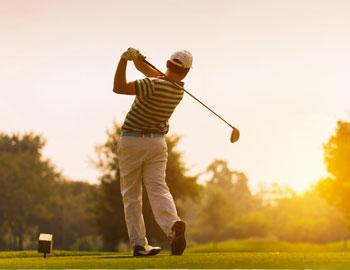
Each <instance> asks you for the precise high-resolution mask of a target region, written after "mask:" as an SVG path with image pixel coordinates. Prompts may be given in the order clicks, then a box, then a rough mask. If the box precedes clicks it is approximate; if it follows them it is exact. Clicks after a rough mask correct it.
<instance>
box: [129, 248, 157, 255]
mask: <svg viewBox="0 0 350 270" xmlns="http://www.w3.org/2000/svg"><path fill="white" fill-rule="evenodd" d="M160 251H161V249H151V250H150V251H148V252H147V251H142V252H145V253H143V254H142V253H134V257H145V256H154V255H157V254H158V253H159V252H160Z"/></svg>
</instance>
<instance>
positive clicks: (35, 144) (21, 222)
mask: <svg viewBox="0 0 350 270" xmlns="http://www.w3.org/2000/svg"><path fill="white" fill-rule="evenodd" d="M44 144H45V142H44V139H43V138H42V137H40V136H38V135H34V134H32V133H29V134H24V135H18V134H14V135H7V134H0V216H1V220H0V227H2V228H4V227H6V228H7V230H8V233H9V236H8V237H9V239H8V242H9V243H8V246H7V247H4V248H9V249H17V250H22V249H23V247H24V241H25V239H26V238H29V240H32V239H33V238H34V237H37V235H36V234H33V231H35V226H36V224H37V223H38V222H41V221H44V220H45V219H46V213H47V209H46V203H47V202H48V201H49V197H50V192H51V190H52V187H53V185H54V183H55V180H56V179H57V178H58V177H59V174H58V173H56V171H55V170H54V168H53V166H52V165H51V164H50V162H49V161H48V160H43V158H42V154H41V151H42V148H43V146H44Z"/></svg>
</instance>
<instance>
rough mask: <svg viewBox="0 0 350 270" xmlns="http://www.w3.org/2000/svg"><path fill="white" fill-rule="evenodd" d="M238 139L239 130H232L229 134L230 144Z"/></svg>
mask: <svg viewBox="0 0 350 270" xmlns="http://www.w3.org/2000/svg"><path fill="white" fill-rule="evenodd" d="M238 139H239V130H238V129H236V128H233V129H232V133H231V143H234V142H237V141H238Z"/></svg>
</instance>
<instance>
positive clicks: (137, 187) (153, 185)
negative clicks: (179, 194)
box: [117, 136, 180, 247]
mask: <svg viewBox="0 0 350 270" xmlns="http://www.w3.org/2000/svg"><path fill="white" fill-rule="evenodd" d="M117 155H118V163H119V169H120V185H121V193H122V196H123V202H124V212H125V221H126V225H127V228H128V234H129V239H130V245H131V246H132V247H133V246H135V245H140V246H144V245H147V244H148V242H147V238H146V231H145V223H144V220H143V215H142V181H143V183H144V186H145V187H146V190H147V194H148V198H149V201H150V204H151V208H152V211H153V214H154V217H155V219H156V221H157V223H158V224H159V226H160V227H161V228H162V230H163V231H164V233H165V234H166V235H170V233H171V227H172V226H173V224H174V222H176V221H178V220H180V218H179V217H178V215H177V212H176V208H175V203H174V200H173V197H172V196H171V194H170V192H169V188H168V186H167V184H166V182H165V169H166V163H167V158H168V152H167V145H166V142H165V139H164V138H162V137H159V138H142V137H127V136H123V137H120V140H119V142H118V150H117Z"/></svg>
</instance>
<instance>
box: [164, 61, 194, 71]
mask: <svg viewBox="0 0 350 270" xmlns="http://www.w3.org/2000/svg"><path fill="white" fill-rule="evenodd" d="M169 61H170V62H171V63H173V64H174V65H176V66H178V67H180V68H185V69H189V68H191V67H184V66H183V65H181V64H180V63H178V62H175V61H174V60H172V59H169Z"/></svg>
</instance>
